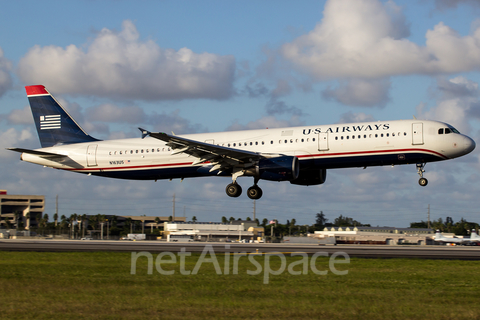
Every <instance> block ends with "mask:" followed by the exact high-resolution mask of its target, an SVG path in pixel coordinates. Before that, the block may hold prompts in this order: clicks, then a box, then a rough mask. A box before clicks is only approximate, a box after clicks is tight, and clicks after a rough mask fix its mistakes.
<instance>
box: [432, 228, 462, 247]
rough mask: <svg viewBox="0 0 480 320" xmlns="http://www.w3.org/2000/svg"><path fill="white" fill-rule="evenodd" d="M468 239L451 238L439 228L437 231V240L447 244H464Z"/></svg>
mask: <svg viewBox="0 0 480 320" xmlns="http://www.w3.org/2000/svg"><path fill="white" fill-rule="evenodd" d="M467 241H468V240H467V239H463V238H455V237H453V238H450V237H445V236H444V235H442V234H441V233H440V230H437V232H436V233H435V242H443V243H445V244H455V245H456V244H459V245H461V244H463V243H465V242H467Z"/></svg>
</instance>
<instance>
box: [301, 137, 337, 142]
mask: <svg viewBox="0 0 480 320" xmlns="http://www.w3.org/2000/svg"><path fill="white" fill-rule="evenodd" d="M335 138H336V137H335ZM301 141H302V142H303V141H304V140H303V139H302V140H301Z"/></svg>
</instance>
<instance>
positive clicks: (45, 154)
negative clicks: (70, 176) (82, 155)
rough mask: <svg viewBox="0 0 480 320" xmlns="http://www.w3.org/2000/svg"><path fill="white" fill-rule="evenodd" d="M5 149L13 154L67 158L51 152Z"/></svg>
mask: <svg viewBox="0 0 480 320" xmlns="http://www.w3.org/2000/svg"><path fill="white" fill-rule="evenodd" d="M6 149H7V150H10V151H15V152H22V153H28V154H34V155H36V156H40V157H42V158H67V156H66V155H63V154H58V153H52V152H45V151H37V150H30V149H22V148H6Z"/></svg>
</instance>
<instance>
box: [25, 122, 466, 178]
mask: <svg viewBox="0 0 480 320" xmlns="http://www.w3.org/2000/svg"><path fill="white" fill-rule="evenodd" d="M442 129H443V130H442ZM446 129H448V131H449V132H448V133H446V132H447V130H446ZM452 130H453V131H452ZM440 132H441V133H440ZM181 137H184V138H188V139H190V140H196V141H199V142H206V143H210V144H214V145H219V146H223V147H229V148H232V149H238V150H248V151H252V152H257V153H261V154H262V155H268V154H272V155H289V156H295V157H297V158H298V159H299V160H300V165H301V166H303V167H305V166H309V167H314V168H322V169H331V168H346V167H366V166H379V165H396V164H411V163H426V162H431V161H440V160H447V159H452V158H456V157H459V156H462V155H464V154H467V153H469V152H471V151H472V150H473V149H474V147H475V143H474V142H473V140H472V139H470V138H469V137H467V136H465V135H462V134H460V133H457V132H456V130H455V129H453V128H452V127H450V126H449V125H447V124H445V123H442V122H437V121H425V120H396V121H379V122H365V123H349V124H332V125H321V126H303V127H292V128H279V129H263V130H245V131H230V132H217V133H202V134H190V135H182V136H181ZM37 150H39V151H45V152H49V153H56V154H62V155H65V156H67V157H65V158H64V159H63V160H51V159H49V158H47V157H42V156H41V155H34V154H28V153H23V154H22V160H24V161H28V162H32V163H36V164H40V165H44V166H48V167H52V168H57V169H63V170H69V171H74V172H80V173H87V174H94V175H101V176H107V177H113V178H124V179H140V180H146V179H155V180H156V179H171V178H186V177H196V176H206V175H207V176H208V175H213V174H208V171H202V170H199V169H201V167H202V166H205V165H206V164H205V163H203V164H197V165H192V164H193V163H194V162H195V160H196V159H195V158H194V157H191V156H188V155H186V154H184V153H179V154H173V155H172V150H171V149H170V148H169V147H168V146H167V145H166V143H165V142H163V141H161V140H158V139H155V138H152V137H146V138H144V139H141V138H135V139H121V140H106V141H94V142H85V143H75V144H64V145H57V146H53V147H49V148H42V149H37Z"/></svg>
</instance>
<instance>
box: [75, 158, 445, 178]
mask: <svg viewBox="0 0 480 320" xmlns="http://www.w3.org/2000/svg"><path fill="white" fill-rule="evenodd" d="M440 160H444V159H442V158H441V157H439V156H436V155H432V154H427V153H405V154H375V155H364V156H349V157H332V158H326V157H321V158H316V159H300V170H304V169H305V170H306V169H310V170H311V169H314V168H319V169H339V168H349V167H373V166H384V165H402V164H414V163H424V162H435V161H440ZM199 168H201V166H196V167H191V166H186V167H177V168H165V167H162V168H157V169H141V168H139V169H132V170H124V171H113V170H104V171H102V170H100V171H99V172H83V171H78V172H81V173H91V174H92V175H97V176H102V177H109V178H116V179H131V180H161V179H179V178H194V177H208V176H218V175H217V171H213V172H208V170H199ZM220 176H230V173H229V172H223V173H222V174H220Z"/></svg>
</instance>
